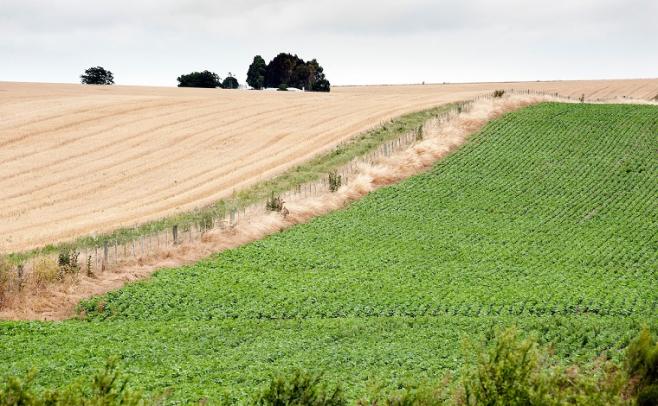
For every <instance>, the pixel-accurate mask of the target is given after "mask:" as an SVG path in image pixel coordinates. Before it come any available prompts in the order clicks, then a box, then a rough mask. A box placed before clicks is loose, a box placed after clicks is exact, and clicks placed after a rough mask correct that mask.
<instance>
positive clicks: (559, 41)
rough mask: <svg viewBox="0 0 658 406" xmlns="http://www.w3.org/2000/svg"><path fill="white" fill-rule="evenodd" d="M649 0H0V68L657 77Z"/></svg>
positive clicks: (406, 77) (163, 73) (379, 76)
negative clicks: (281, 64) (292, 62)
mask: <svg viewBox="0 0 658 406" xmlns="http://www.w3.org/2000/svg"><path fill="white" fill-rule="evenodd" d="M657 17H658V0H549V1H544V0H541V1H540V0H495V1H494V0H448V1H446V0H434V1H431V0H397V1H386V0H308V1H303V0H263V1H256V0H241V1H223V0H185V1H183V0H109V1H107V0H105V1H102V2H101V1H94V0H0V81H7V80H8V81H33V82H78V81H79V78H78V77H79V75H80V74H81V73H82V71H83V70H84V69H85V68H87V67H89V66H96V65H101V66H103V67H105V68H107V69H110V70H111V71H112V72H113V73H114V76H115V81H116V83H117V84H131V85H165V86H174V85H176V77H177V76H178V75H180V74H181V73H187V72H190V71H193V70H203V69H208V70H212V71H215V72H217V73H218V74H219V75H220V76H221V77H224V76H225V75H226V73H227V72H229V71H231V72H234V73H235V74H237V77H238V79H239V80H240V81H241V82H242V81H244V79H245V77H246V71H247V67H248V66H249V64H250V63H251V60H252V59H253V56H254V55H256V54H260V55H262V56H263V57H264V58H265V60H266V61H269V60H270V59H272V58H273V57H274V56H275V55H276V54H277V53H278V52H281V51H286V52H292V53H297V54H298V55H299V56H300V57H301V58H303V59H312V58H317V59H318V61H319V62H320V64H321V65H322V66H323V67H324V68H325V73H326V74H327V78H328V79H329V80H330V81H331V82H332V84H341V85H343V84H377V83H419V82H421V81H425V82H471V81H505V80H539V79H541V80H547V79H601V78H639V77H645V78H646V77H658V22H657V20H656V18H657Z"/></svg>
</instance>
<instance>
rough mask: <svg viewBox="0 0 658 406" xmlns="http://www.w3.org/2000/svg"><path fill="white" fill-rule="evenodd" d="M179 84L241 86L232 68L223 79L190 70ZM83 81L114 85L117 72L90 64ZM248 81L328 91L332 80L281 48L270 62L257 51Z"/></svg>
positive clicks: (312, 64) (318, 67)
mask: <svg viewBox="0 0 658 406" xmlns="http://www.w3.org/2000/svg"><path fill="white" fill-rule="evenodd" d="M176 80H177V81H178V87H203V88H223V89H237V88H238V87H240V83H239V82H238V79H236V77H235V75H233V74H232V73H231V72H229V73H228V76H227V77H226V78H224V79H223V80H222V79H221V78H220V77H219V75H217V74H216V73H215V72H211V71H209V70H204V71H202V72H191V73H188V74H184V75H180V76H179V77H178V78H176ZM80 81H81V82H82V83H83V84H89V85H112V84H114V76H113V74H112V72H111V71H109V70H106V69H104V68H103V67H101V66H96V67H91V68H89V69H87V70H85V72H84V74H83V75H81V76H80ZM247 84H248V85H249V86H251V87H252V88H253V89H256V90H261V89H264V88H276V89H278V90H288V88H297V89H303V90H307V91H312V92H328V91H330V90H331V83H330V82H329V80H327V78H326V76H325V74H324V69H323V68H322V66H321V65H320V64H319V63H318V61H317V60H316V59H315V58H314V59H312V60H310V61H308V62H307V61H304V60H303V59H301V58H300V57H298V56H297V55H296V54H295V55H293V54H290V53H285V52H281V53H279V54H278V55H277V56H275V57H274V59H272V60H271V61H270V62H269V63H265V60H264V59H263V57H262V56H260V55H256V56H255V57H254V59H253V62H252V63H251V65H249V69H248V70H247Z"/></svg>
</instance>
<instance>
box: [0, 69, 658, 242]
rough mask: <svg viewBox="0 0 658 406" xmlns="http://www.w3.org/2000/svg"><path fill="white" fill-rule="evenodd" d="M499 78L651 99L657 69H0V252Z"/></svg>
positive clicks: (205, 198) (292, 157)
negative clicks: (529, 72) (322, 74)
mask: <svg viewBox="0 0 658 406" xmlns="http://www.w3.org/2000/svg"><path fill="white" fill-rule="evenodd" d="M499 88H503V89H509V88H518V89H528V88H529V89H533V90H542V91H548V92H559V93H560V94H561V95H563V96H572V97H579V96H580V95H581V94H583V93H584V94H585V96H586V97H587V98H590V99H597V98H601V99H608V98H614V97H624V96H625V97H628V98H637V99H650V98H653V97H655V96H656V95H657V94H658V79H646V80H608V81H564V82H526V83H474V84H445V85H424V86H420V85H416V86H366V87H334V88H333V89H332V92H331V93H329V94H318V93H293V92H255V91H243V90H215V89H179V88H155V87H128V86H109V87H95V86H82V85H72V84H42V83H7V82H0V199H1V200H0V201H1V202H2V204H0V253H3V252H4V253H6V252H12V251H19V250H25V249H29V248H34V247H37V246H42V245H45V244H49V243H55V242H60V241H63V240H68V239H72V238H74V237H77V236H80V235H87V234H92V233H99V232H106V231H110V230H112V229H114V228H117V227H119V226H130V225H133V224H136V223H141V222H144V221H148V220H153V219H156V218H160V217H163V216H167V215H171V214H174V213H177V212H180V211H185V210H190V209H193V208H195V207H200V206H203V205H207V204H209V203H211V202H213V201H215V200H217V199H220V198H223V197H226V196H228V195H230V194H231V193H232V192H233V191H234V190H237V189H240V188H244V187H246V186H248V185H250V184H252V183H254V182H257V181H259V180H262V179H265V178H269V177H271V176H274V175H276V174H277V173H280V172H282V171H284V170H285V169H288V168H290V167H292V166H294V165H296V164H298V163H301V162H302V161H304V160H307V159H309V158H311V157H312V156H314V155H316V154H318V153H321V152H323V151H326V150H328V149H331V148H333V147H334V146H336V145H337V144H338V143H340V142H341V141H343V140H345V139H347V138H349V137H352V136H354V135H355V134H358V133H360V132H362V131H364V130H367V129H369V128H372V127H373V126H377V125H379V124H380V123H381V122H382V121H386V120H388V119H390V118H393V117H395V116H399V115H401V114H404V113H407V112H411V111H415V110H420V109H424V108H428V107H432V106H436V105H440V104H443V103H447V102H452V101H458V100H464V99H469V98H473V97H474V96H477V95H479V94H484V93H487V92H490V91H492V90H494V89H499Z"/></svg>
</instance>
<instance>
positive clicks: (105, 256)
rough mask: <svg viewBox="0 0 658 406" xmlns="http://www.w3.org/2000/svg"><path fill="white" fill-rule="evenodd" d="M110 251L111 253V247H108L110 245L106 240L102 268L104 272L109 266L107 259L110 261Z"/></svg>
mask: <svg viewBox="0 0 658 406" xmlns="http://www.w3.org/2000/svg"><path fill="white" fill-rule="evenodd" d="M109 251H110V250H109V247H108V244H107V240H105V241H104V242H103V267H102V270H103V271H104V270H105V267H106V266H107V264H108V261H107V259H108V257H109V255H110V252H109Z"/></svg>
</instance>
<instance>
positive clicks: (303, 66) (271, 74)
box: [247, 52, 331, 92]
mask: <svg viewBox="0 0 658 406" xmlns="http://www.w3.org/2000/svg"><path fill="white" fill-rule="evenodd" d="M247 84H248V85H249V86H251V87H253V88H254V89H262V88H265V87H272V88H288V87H296V88H298V89H305V90H309V91H315V92H328V91H329V90H330V88H331V84H330V83H329V81H328V80H327V78H326V76H325V74H324V69H323V68H322V66H320V64H319V63H318V61H317V60H316V59H312V60H310V61H308V62H305V61H304V60H303V59H301V58H300V57H298V56H297V55H292V54H289V53H283V52H282V53H280V54H278V55H277V56H275V57H274V59H272V60H271V61H270V63H268V64H265V60H264V59H263V58H262V57H261V56H260V55H256V56H255V57H254V60H253V62H252V63H251V65H250V66H249V70H248V71H247Z"/></svg>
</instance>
